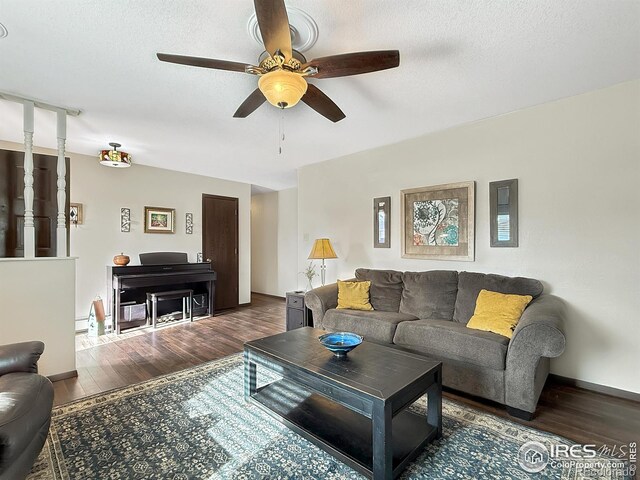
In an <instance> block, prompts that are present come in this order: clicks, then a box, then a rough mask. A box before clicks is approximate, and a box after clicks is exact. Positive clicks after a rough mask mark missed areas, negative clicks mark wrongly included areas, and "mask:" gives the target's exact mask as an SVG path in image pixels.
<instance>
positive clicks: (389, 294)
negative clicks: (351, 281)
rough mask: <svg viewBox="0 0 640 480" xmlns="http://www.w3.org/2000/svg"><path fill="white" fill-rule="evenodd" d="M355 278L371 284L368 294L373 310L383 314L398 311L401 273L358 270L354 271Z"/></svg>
mask: <svg viewBox="0 0 640 480" xmlns="http://www.w3.org/2000/svg"><path fill="white" fill-rule="evenodd" d="M356 278H357V279H358V280H369V281H370V282H371V290H370V291H369V293H370V295H371V305H372V306H373V309H374V310H380V311H383V312H398V311H399V310H400V299H401V298H402V272H396V271H395V270H371V269H368V268H359V269H357V270H356Z"/></svg>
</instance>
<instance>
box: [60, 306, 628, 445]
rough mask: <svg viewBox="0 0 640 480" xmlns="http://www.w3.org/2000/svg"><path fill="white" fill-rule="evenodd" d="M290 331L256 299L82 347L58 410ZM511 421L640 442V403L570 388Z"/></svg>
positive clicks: (574, 436) (575, 436)
mask: <svg viewBox="0 0 640 480" xmlns="http://www.w3.org/2000/svg"><path fill="white" fill-rule="evenodd" d="M284 330H285V305H284V300H280V299H274V298H271V297H267V296H263V295H255V294H254V295H253V296H252V305H251V306H250V307H241V308H239V309H237V310H233V311H228V312H223V313H221V314H219V315H216V317H214V318H206V319H202V320H198V321H196V322H193V323H185V324H181V325H177V326H174V327H170V328H165V329H162V330H158V331H145V332H141V331H138V333H137V334H135V335H133V336H129V335H125V336H123V338H121V339H120V338H119V339H117V340H116V341H109V342H108V343H104V344H101V345H95V346H91V345H88V344H87V342H80V343H79V345H80V346H79V348H80V350H79V351H78V353H77V369H78V377H77V378H71V379H67V380H61V381H58V382H55V383H54V387H55V404H56V405H60V404H62V403H66V402H69V401H72V400H75V399H78V398H81V397H84V396H87V395H91V394H95V393H99V392H103V391H107V390H111V389H114V388H118V387H122V386H125V385H130V384H132V383H136V382H140V381H142V380H147V379H149V378H153V377H155V376H158V375H163V374H166V373H171V372H175V371H178V370H182V369H184V368H188V367H191V366H194V365H199V364H201V363H203V362H207V361H210V360H215V359H217V358H222V357H224V356H226V355H229V354H232V353H235V352H240V351H241V350H242V344H243V343H244V342H245V341H248V340H252V339H256V338H261V337H264V336H267V335H272V334H275V333H279V332H283V331H284ZM445 396H446V397H448V398H451V399H454V400H457V401H460V402H463V403H465V404H468V405H471V406H474V407H477V408H479V409H482V410H485V411H488V412H491V413H493V414H495V415H498V416H500V417H508V415H507V414H506V412H505V410H504V407H503V406H501V405H497V404H494V403H491V402H488V401H484V400H481V399H475V398H470V397H467V396H463V395H459V394H455V393H452V392H445ZM508 418H511V419H512V420H514V421H517V422H518V423H522V424H524V425H529V426H532V427H535V428H538V429H540V430H545V431H549V432H552V433H556V434H558V435H562V436H564V437H567V438H569V439H571V440H574V441H576V442H578V443H596V444H598V445H609V446H611V445H615V444H617V445H620V444H626V443H629V442H631V441H635V442H638V441H640V403H638V402H632V401H629V400H623V399H618V398H614V397H611V396H608V395H603V394H600V393H595V392H590V391H587V390H583V389H580V388H576V387H570V386H566V385H559V384H550V385H548V386H547V387H546V388H545V391H544V392H543V394H542V397H541V399H540V403H539V406H538V411H537V415H536V418H535V419H534V420H533V421H531V422H525V421H521V420H517V419H513V418H512V417H508Z"/></svg>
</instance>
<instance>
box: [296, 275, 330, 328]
mask: <svg viewBox="0 0 640 480" xmlns="http://www.w3.org/2000/svg"><path fill="white" fill-rule="evenodd" d="M304 304H305V306H306V307H308V308H309V309H310V310H311V313H312V314H313V325H314V326H315V327H316V328H323V326H322V319H323V317H324V314H325V312H326V311H327V310H330V309H332V308H336V307H337V306H338V284H337V283H331V284H329V285H324V286H323V287H318V288H314V289H313V290H309V291H308V292H307V293H305V295H304Z"/></svg>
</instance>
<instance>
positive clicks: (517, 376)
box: [305, 268, 565, 419]
mask: <svg viewBox="0 0 640 480" xmlns="http://www.w3.org/2000/svg"><path fill="white" fill-rule="evenodd" d="M356 279H357V280H363V281H364V280H369V281H371V289H370V296H371V304H372V306H373V308H374V310H373V311H358V310H346V309H340V310H338V309H336V306H337V304H338V286H337V284H331V285H326V286H324V287H320V288H316V289H314V290H311V291H309V292H307V294H306V295H305V304H306V305H307V306H308V307H309V308H310V309H311V311H312V312H313V321H314V325H315V326H316V327H317V328H322V329H324V330H329V331H349V332H354V333H357V334H359V335H362V336H363V337H364V338H365V340H368V341H373V342H376V343H383V344H389V345H392V346H395V347H397V348H403V349H406V350H410V351H413V352H417V353H420V354H423V355H426V356H429V357H431V358H434V359H437V360H440V361H441V362H442V364H443V375H442V378H443V385H445V386H446V387H450V388H452V389H455V390H460V391H462V392H466V393H469V394H472V395H477V396H480V397H483V398H487V399H489V400H493V401H496V402H499V403H501V404H504V405H506V406H507V411H508V412H509V413H510V414H511V415H513V416H516V417H519V418H523V419H531V418H532V417H533V414H534V413H535V409H536V405H537V403H538V398H539V397H540V393H541V391H542V387H543V386H544V383H545V381H546V378H547V375H548V373H549V358H552V357H557V356H559V355H560V354H562V352H563V351H564V346H565V336H564V331H563V318H564V304H563V302H562V301H561V300H560V299H559V298H557V297H554V296H552V295H547V294H543V293H542V290H543V286H542V284H541V283H540V282H539V281H538V280H534V279H530V278H522V277H514V278H512V277H505V276H501V275H492V274H484V273H472V272H460V273H458V272H456V271H448V270H433V271H426V272H397V271H394V270H369V269H363V268H361V269H358V270H356ZM482 289H486V290H491V291H496V292H500V293H507V294H519V295H531V296H532V297H533V298H534V300H533V301H532V302H531V303H530V304H529V306H528V307H527V308H526V310H525V311H524V313H523V315H522V317H521V319H520V321H519V323H518V325H517V326H516V328H515V330H514V332H513V337H512V338H511V339H509V338H507V337H504V336H502V335H497V334H495V333H491V332H484V331H480V330H473V329H470V328H467V326H466V324H467V322H468V321H469V319H470V318H471V316H472V315H473V312H474V310H475V304H476V299H477V297H478V293H479V292H480V290H482Z"/></svg>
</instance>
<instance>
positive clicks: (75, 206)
mask: <svg viewBox="0 0 640 480" xmlns="http://www.w3.org/2000/svg"><path fill="white" fill-rule="evenodd" d="M83 222H84V214H83V212H82V204H81V203H71V204H69V223H71V225H82V223H83Z"/></svg>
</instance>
